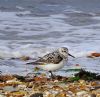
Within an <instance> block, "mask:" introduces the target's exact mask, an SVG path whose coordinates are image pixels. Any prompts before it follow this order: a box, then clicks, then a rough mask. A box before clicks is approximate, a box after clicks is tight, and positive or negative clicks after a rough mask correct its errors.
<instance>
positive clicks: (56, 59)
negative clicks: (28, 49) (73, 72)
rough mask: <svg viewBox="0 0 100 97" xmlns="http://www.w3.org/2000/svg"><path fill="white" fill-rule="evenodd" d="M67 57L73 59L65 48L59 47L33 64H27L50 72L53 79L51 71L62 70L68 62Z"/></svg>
mask: <svg viewBox="0 0 100 97" xmlns="http://www.w3.org/2000/svg"><path fill="white" fill-rule="evenodd" d="M68 55H69V56H71V57H74V56H72V55H71V54H69V53H68V49H67V48H66V47H61V48H59V49H57V50H56V51H54V52H52V53H49V54H47V55H45V56H43V57H41V58H39V59H38V60H36V61H34V62H30V63H27V64H33V65H36V66H37V67H38V68H40V69H43V70H46V71H48V72H50V73H51V77H54V75H53V74H52V71H56V70H58V69H61V68H63V66H64V65H65V64H66V63H67V61H68Z"/></svg>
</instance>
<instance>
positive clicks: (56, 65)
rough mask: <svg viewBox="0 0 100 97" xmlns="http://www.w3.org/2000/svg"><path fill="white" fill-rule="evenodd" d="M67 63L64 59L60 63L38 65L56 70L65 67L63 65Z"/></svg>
mask: <svg viewBox="0 0 100 97" xmlns="http://www.w3.org/2000/svg"><path fill="white" fill-rule="evenodd" d="M65 63H66V61H65V60H63V61H61V62H60V63H59V64H46V65H39V66H38V67H39V68H41V69H43V70H46V71H55V70H58V69H61V68H63V66H64V65H65Z"/></svg>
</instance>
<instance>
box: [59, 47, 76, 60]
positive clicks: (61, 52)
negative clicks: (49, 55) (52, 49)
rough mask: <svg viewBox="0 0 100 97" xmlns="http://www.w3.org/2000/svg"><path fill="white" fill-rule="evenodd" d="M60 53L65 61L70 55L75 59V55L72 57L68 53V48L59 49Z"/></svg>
mask: <svg viewBox="0 0 100 97" xmlns="http://www.w3.org/2000/svg"><path fill="white" fill-rule="evenodd" d="M58 52H59V53H60V55H61V56H62V57H63V58H65V59H66V58H68V55H69V56H71V57H73V58H75V57H74V56H73V55H71V54H69V53H68V48H66V47H61V48H59V49H58Z"/></svg>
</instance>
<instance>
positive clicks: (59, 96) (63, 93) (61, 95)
mask: <svg viewBox="0 0 100 97" xmlns="http://www.w3.org/2000/svg"><path fill="white" fill-rule="evenodd" d="M55 97H66V93H65V92H61V93H58V94H57V95H56V96H55Z"/></svg>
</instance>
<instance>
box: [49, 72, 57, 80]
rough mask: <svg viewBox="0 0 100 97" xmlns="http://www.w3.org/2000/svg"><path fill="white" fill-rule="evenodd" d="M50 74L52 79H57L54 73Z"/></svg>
mask: <svg viewBox="0 0 100 97" xmlns="http://www.w3.org/2000/svg"><path fill="white" fill-rule="evenodd" d="M49 73H50V74H51V78H52V79H55V78H56V76H55V75H54V74H53V73H52V71H49Z"/></svg>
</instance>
